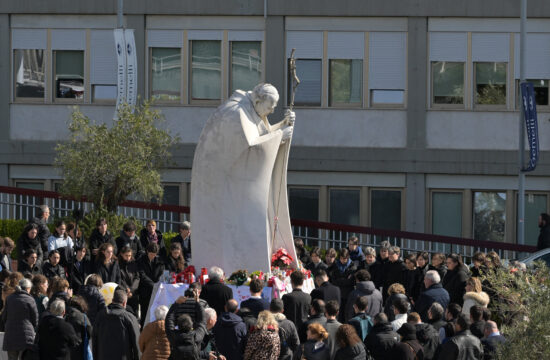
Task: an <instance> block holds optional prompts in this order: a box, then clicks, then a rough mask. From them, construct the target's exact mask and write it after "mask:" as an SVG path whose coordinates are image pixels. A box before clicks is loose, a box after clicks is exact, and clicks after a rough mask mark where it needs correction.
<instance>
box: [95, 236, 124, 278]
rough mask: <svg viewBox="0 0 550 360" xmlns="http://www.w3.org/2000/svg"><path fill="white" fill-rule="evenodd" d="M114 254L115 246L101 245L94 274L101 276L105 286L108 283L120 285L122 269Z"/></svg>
mask: <svg viewBox="0 0 550 360" xmlns="http://www.w3.org/2000/svg"><path fill="white" fill-rule="evenodd" d="M113 252H114V249H113V245H111V244H109V243H105V244H103V245H101V246H100V247H99V253H98V256H97V259H96V262H95V264H94V273H96V274H98V275H99V276H101V280H102V281H103V283H104V284H105V283H108V282H112V283H116V284H120V268H119V266H118V261H117V260H116V257H115V256H114V255H113Z"/></svg>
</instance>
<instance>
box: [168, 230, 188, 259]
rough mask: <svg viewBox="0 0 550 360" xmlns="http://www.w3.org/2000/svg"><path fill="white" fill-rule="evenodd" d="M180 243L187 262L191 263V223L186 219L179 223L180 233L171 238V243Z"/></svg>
mask: <svg viewBox="0 0 550 360" xmlns="http://www.w3.org/2000/svg"><path fill="white" fill-rule="evenodd" d="M174 243H179V244H180V245H181V249H182V251H183V258H184V259H185V263H186V264H190V263H191V223H190V222H189V221H184V222H182V223H181V224H180V225H179V234H178V235H177V236H175V237H173V238H172V239H171V240H170V244H174Z"/></svg>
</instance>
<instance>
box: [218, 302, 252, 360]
mask: <svg viewBox="0 0 550 360" xmlns="http://www.w3.org/2000/svg"><path fill="white" fill-rule="evenodd" d="M238 307H239V305H238V303H237V300H235V299H229V300H228V301H227V304H226V305H225V306H224V312H222V314H221V316H219V317H218V322H217V323H216V325H215V326H214V338H215V340H216V347H217V348H218V351H219V352H220V354H221V355H223V356H225V357H226V359H228V360H229V359H231V360H242V359H243V354H244V349H245V345H246V337H247V329H246V324H245V323H244V321H243V319H241V317H240V316H239V315H237V309H238Z"/></svg>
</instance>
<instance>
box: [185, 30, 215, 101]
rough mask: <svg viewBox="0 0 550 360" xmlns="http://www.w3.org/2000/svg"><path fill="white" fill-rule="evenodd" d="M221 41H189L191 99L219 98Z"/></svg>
mask: <svg viewBox="0 0 550 360" xmlns="http://www.w3.org/2000/svg"><path fill="white" fill-rule="evenodd" d="M221 81H222V63H221V41H218V40H193V41H191V99H192V100H219V99H220V98H221Z"/></svg>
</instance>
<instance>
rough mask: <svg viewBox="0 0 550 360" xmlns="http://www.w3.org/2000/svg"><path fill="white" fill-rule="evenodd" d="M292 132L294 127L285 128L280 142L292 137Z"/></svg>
mask: <svg viewBox="0 0 550 360" xmlns="http://www.w3.org/2000/svg"><path fill="white" fill-rule="evenodd" d="M293 132H294V126H287V127H286V128H284V129H283V138H282V139H281V140H282V141H286V140H288V139H290V138H291V137H292V133H293Z"/></svg>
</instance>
